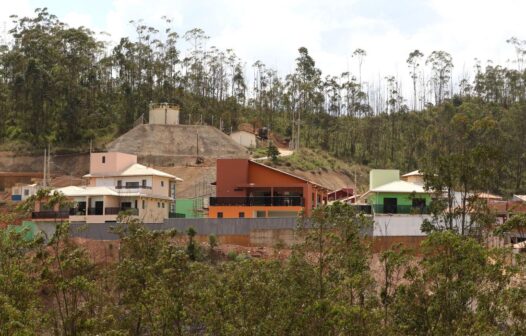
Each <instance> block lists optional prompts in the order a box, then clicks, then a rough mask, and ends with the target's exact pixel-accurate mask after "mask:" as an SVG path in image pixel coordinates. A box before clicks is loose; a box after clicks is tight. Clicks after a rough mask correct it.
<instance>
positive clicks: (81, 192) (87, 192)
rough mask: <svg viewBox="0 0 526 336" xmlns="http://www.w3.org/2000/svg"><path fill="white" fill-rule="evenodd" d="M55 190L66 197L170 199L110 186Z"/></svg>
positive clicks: (70, 187) (71, 187) (74, 187)
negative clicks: (121, 190)
mask: <svg viewBox="0 0 526 336" xmlns="http://www.w3.org/2000/svg"><path fill="white" fill-rule="evenodd" d="M55 191H58V192H61V193H63V194H64V196H66V197H83V196H121V197H134V196H135V197H140V196H142V197H152V198H162V199H171V198H170V197H167V196H162V195H153V194H144V193H141V192H127V191H124V192H120V191H117V190H115V189H113V188H110V187H77V186H69V187H64V188H59V189H55Z"/></svg>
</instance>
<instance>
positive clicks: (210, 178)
mask: <svg viewBox="0 0 526 336" xmlns="http://www.w3.org/2000/svg"><path fill="white" fill-rule="evenodd" d="M155 169H159V170H161V171H164V172H166V173H168V174H172V175H175V176H177V177H179V178H181V179H183V181H182V182H179V183H178V184H177V188H176V196H177V197H178V198H194V197H199V196H205V195H215V186H213V185H212V184H211V183H212V182H214V181H215V180H216V166H215V163H214V164H211V165H206V166H205V165H194V166H176V167H157V166H156V167H155Z"/></svg>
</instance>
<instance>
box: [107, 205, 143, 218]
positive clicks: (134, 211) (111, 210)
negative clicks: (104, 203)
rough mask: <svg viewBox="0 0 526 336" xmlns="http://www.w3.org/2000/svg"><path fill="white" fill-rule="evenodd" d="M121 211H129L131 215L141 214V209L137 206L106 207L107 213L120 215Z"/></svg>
mask: <svg viewBox="0 0 526 336" xmlns="http://www.w3.org/2000/svg"><path fill="white" fill-rule="evenodd" d="M121 212H127V213H129V214H130V215H132V216H137V215H139V209H137V208H118V207H115V208H105V209H104V213H105V214H106V215H118V214H119V213H121Z"/></svg>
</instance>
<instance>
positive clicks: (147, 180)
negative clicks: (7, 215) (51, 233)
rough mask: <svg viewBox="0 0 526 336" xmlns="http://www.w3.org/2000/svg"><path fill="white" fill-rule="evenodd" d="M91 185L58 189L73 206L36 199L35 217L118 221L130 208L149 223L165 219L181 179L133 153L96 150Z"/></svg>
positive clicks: (172, 210) (91, 161)
mask: <svg viewBox="0 0 526 336" xmlns="http://www.w3.org/2000/svg"><path fill="white" fill-rule="evenodd" d="M84 178H87V179H88V180H89V185H88V186H69V187H64V188H59V189H55V190H54V191H56V192H59V193H61V194H63V195H64V196H66V197H67V198H68V199H69V201H70V202H71V205H72V206H71V207H70V208H69V207H68V208H67V209H59V208H58V207H57V206H54V207H49V206H48V205H47V201H46V200H44V201H43V202H36V204H35V209H34V212H33V213H32V218H33V220H34V221H49V220H57V219H66V218H67V219H68V220H69V221H70V222H86V223H104V222H116V220H117V216H118V215H119V214H120V213H121V212H123V211H127V212H128V213H129V214H130V215H132V216H137V218H139V219H140V220H142V221H143V222H146V223H162V222H163V220H164V219H165V218H168V217H170V213H175V184H176V182H177V181H181V179H179V178H177V177H175V176H173V175H170V174H167V173H165V172H162V171H159V170H157V169H153V168H149V167H146V166H143V165H141V164H138V163H137V157H136V156H135V155H131V154H125V153H118V152H109V153H92V154H91V158H90V172H89V174H87V175H85V176H84Z"/></svg>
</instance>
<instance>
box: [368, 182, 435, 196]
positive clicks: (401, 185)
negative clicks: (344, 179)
mask: <svg viewBox="0 0 526 336" xmlns="http://www.w3.org/2000/svg"><path fill="white" fill-rule="evenodd" d="M369 191H370V192H400V193H412V192H414V193H419V194H423V193H428V192H429V191H427V190H425V189H424V187H423V186H421V185H419V184H416V183H411V182H406V181H394V182H390V183H387V184H384V185H381V186H379V187H376V188H373V189H371V190H369Z"/></svg>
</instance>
